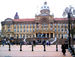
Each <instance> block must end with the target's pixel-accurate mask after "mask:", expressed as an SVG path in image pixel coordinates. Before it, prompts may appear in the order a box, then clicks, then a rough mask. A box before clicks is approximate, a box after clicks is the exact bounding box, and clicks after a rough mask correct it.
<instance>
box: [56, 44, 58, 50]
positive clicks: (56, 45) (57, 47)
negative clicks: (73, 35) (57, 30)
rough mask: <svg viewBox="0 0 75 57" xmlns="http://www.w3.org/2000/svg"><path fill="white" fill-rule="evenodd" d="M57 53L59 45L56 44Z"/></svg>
mask: <svg viewBox="0 0 75 57" xmlns="http://www.w3.org/2000/svg"><path fill="white" fill-rule="evenodd" d="M56 51H58V45H57V43H56Z"/></svg>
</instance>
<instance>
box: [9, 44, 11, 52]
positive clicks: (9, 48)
mask: <svg viewBox="0 0 75 57" xmlns="http://www.w3.org/2000/svg"><path fill="white" fill-rule="evenodd" d="M9 51H11V49H10V43H9Z"/></svg>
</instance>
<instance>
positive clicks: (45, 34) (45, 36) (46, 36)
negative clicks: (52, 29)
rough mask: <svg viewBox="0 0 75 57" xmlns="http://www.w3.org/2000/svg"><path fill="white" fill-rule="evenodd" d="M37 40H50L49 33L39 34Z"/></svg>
mask: <svg viewBox="0 0 75 57" xmlns="http://www.w3.org/2000/svg"><path fill="white" fill-rule="evenodd" d="M36 37H37V38H49V33H37V34H36Z"/></svg>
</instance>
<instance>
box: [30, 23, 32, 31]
mask: <svg viewBox="0 0 75 57" xmlns="http://www.w3.org/2000/svg"><path fill="white" fill-rule="evenodd" d="M31 30H32V28H31V24H30V32H31Z"/></svg>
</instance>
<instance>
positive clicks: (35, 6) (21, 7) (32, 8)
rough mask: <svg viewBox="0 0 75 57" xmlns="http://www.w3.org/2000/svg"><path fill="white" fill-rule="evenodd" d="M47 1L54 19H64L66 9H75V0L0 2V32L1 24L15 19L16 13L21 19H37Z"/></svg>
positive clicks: (7, 0) (1, 0)
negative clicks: (36, 15)
mask: <svg viewBox="0 0 75 57" xmlns="http://www.w3.org/2000/svg"><path fill="white" fill-rule="evenodd" d="M45 1H46V2H47V5H48V6H49V9H50V14H54V18H61V17H63V16H62V14H63V12H64V9H65V8H66V7H69V5H71V6H72V7H74V8H75V0H0V30H1V22H2V21H4V20H5V19H6V18H12V19H13V18H14V15H15V13H16V12H18V15H19V17H20V18H21V19H22V18H35V14H39V13H40V9H41V6H43V5H44V2H45Z"/></svg>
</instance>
